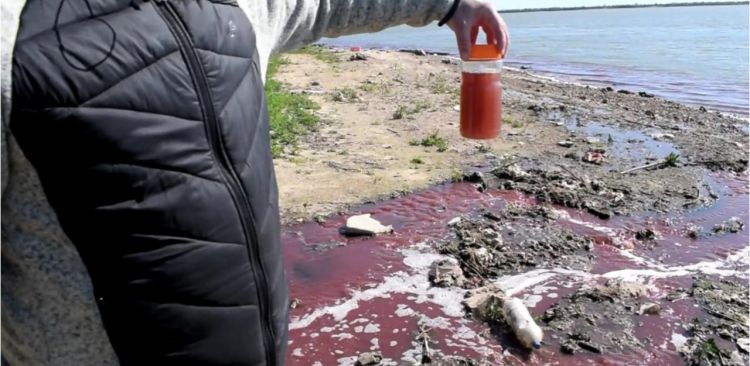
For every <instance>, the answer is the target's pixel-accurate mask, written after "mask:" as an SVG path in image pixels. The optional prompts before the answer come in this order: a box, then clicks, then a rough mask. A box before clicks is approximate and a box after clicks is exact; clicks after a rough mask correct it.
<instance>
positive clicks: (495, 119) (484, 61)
mask: <svg viewBox="0 0 750 366" xmlns="http://www.w3.org/2000/svg"><path fill="white" fill-rule="evenodd" d="M502 69H503V60H502V55H501V54H500V53H498V51H497V48H496V47H495V45H476V44H475V45H473V46H472V48H471V54H470V57H469V60H468V61H463V62H462V63H461V136H463V137H466V138H470V139H475V140H484V139H492V138H495V137H497V136H498V135H499V134H500V124H501V115H502V105H503V104H502V96H503V87H502V83H501V81H500V72H501V71H502Z"/></svg>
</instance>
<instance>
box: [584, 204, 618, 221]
mask: <svg viewBox="0 0 750 366" xmlns="http://www.w3.org/2000/svg"><path fill="white" fill-rule="evenodd" d="M586 211H588V212H589V213H590V214H592V215H594V216H596V217H598V218H600V219H602V220H609V219H610V218H612V216H613V215H614V213H612V210H609V209H607V208H603V207H599V206H598V205H591V206H589V205H588V204H587V205H586Z"/></svg>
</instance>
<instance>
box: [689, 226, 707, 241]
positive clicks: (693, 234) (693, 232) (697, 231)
mask: <svg viewBox="0 0 750 366" xmlns="http://www.w3.org/2000/svg"><path fill="white" fill-rule="evenodd" d="M702 233H703V228H702V227H700V226H696V225H690V226H688V228H687V229H686V230H685V234H686V235H687V237H688V238H691V239H698V238H700V237H701V234H702Z"/></svg>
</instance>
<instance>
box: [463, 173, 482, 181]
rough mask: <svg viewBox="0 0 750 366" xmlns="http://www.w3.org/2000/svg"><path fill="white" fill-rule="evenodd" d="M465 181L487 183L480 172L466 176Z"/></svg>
mask: <svg viewBox="0 0 750 366" xmlns="http://www.w3.org/2000/svg"><path fill="white" fill-rule="evenodd" d="M464 180H465V181H467V182H471V183H486V182H485V180H484V174H482V172H479V171H475V172H472V173H471V174H467V175H464Z"/></svg>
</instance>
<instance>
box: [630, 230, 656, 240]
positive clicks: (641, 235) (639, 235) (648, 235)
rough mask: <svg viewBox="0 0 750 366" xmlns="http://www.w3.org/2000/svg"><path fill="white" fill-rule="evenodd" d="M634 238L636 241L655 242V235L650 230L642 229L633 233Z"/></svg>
mask: <svg viewBox="0 0 750 366" xmlns="http://www.w3.org/2000/svg"><path fill="white" fill-rule="evenodd" d="M635 238H636V239H638V240H656V233H655V232H654V231H653V230H651V229H643V230H638V231H636V232H635Z"/></svg>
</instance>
